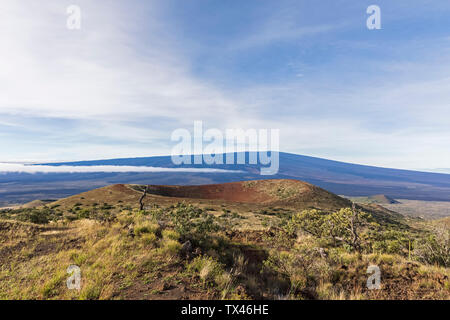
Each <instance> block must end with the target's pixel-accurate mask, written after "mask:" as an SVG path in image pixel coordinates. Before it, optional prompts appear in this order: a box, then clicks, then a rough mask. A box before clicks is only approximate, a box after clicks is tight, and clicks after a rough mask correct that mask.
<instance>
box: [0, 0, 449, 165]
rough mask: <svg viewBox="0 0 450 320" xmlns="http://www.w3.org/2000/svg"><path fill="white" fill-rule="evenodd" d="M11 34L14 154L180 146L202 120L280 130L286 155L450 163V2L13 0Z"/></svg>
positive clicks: (2, 124) (8, 88) (6, 80)
mask: <svg viewBox="0 0 450 320" xmlns="http://www.w3.org/2000/svg"><path fill="white" fill-rule="evenodd" d="M70 4H76V5H78V6H79V7H80V8H81V14H82V20H81V29H80V30H68V29H67V28H66V19H67V15H66V8H67V6H69V5H70ZM372 4H376V5H378V6H379V7H380V8H381V23H382V29H381V30H368V29H367V27H366V19H367V17H368V15H367V14H366V9H367V7H368V6H369V5H372ZM0 39H2V41H0V161H3V162H4V161H52V160H82V159H101V158H115V157H132V156H151V155H163V154H170V151H171V149H172V147H173V145H174V143H173V142H171V141H170V135H171V133H172V132H173V131H174V130H175V129H177V128H186V129H189V130H192V126H193V122H194V121H195V120H203V122H204V126H205V127H207V128H219V129H222V130H225V129H226V128H244V129H247V128H256V129H258V128H267V129H270V128H274V129H280V137H281V141H280V148H281V150H282V151H286V152H294V153H299V154H305V155H311V156H318V157H324V158H329V159H334V160H342V161H348V162H354V163H361V164H369V165H378V166H386V167H396V168H407V169H433V168H449V167H450V163H449V159H450V148H449V147H448V146H449V142H450V63H449V62H450V2H449V1H447V0H433V1H431V0H411V1H401V0H389V1H365V0H358V1H344V0H323V1H300V0H297V1H260V0H258V1H257V0H247V1H223V0H221V1H219V0H215V1H212V0H211V1H207V0H203V1H200V0H198V1H195V0H190V1H145V2H144V1H137V0H135V1H89V0H73V1H70V2H66V1H60V0H42V1H39V3H37V2H36V1H31V0H21V1H16V0H6V1H2V11H1V12H0Z"/></svg>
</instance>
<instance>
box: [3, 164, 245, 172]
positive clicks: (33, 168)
mask: <svg viewBox="0 0 450 320" xmlns="http://www.w3.org/2000/svg"><path fill="white" fill-rule="evenodd" d="M93 172H107V173H114V172H117V173H121V172H177V173H182V172H194V173H240V172H242V171H241V170H224V169H202V168H162V167H142V166H45V165H26V164H17V163H0V173H93Z"/></svg>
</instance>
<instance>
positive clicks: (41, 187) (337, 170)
mask: <svg viewBox="0 0 450 320" xmlns="http://www.w3.org/2000/svg"><path fill="white" fill-rule="evenodd" d="M235 157H236V155H235ZM248 157H249V154H248V153H246V158H247V159H248ZM279 162H280V170H279V172H278V174H277V175H274V176H270V177H269V178H271V179H295V180H301V181H306V182H308V183H311V184H313V185H316V186H318V187H321V188H323V189H325V190H328V191H330V192H333V193H335V194H342V195H346V196H373V195H379V194H384V195H389V197H390V198H393V199H412V200H427V201H450V175H449V174H437V173H427V172H417V171H408V170H397V169H388V168H379V167H371V166H363V165H357V164H350V163H344V162H339V161H332V160H326V159H320V158H314V157H308V156H302V155H296V154H289V153H280V159H279ZM48 165H51V166H63V165H66V166H67V165H69V166H95V165H109V166H151V167H163V168H175V167H176V168H197V169H202V168H215V169H226V170H235V171H237V172H226V173H217V172H215V173H211V172H145V173H144V172H121V173H108V172H97V173H45V174H44V173H34V174H27V173H4V174H1V175H0V203H2V204H3V206H7V205H8V204H16V203H25V202H29V201H32V200H35V199H55V198H64V197H68V196H71V195H74V194H78V193H80V192H84V191H88V190H92V189H93V188H99V187H103V186H107V185H111V184H154V185H204V184H217V183H227V182H236V181H246V180H257V179H259V180H261V179H266V178H268V177H267V176H260V175H259V168H260V167H261V166H260V165H214V166H208V165H189V166H187V165H185V166H175V165H174V164H173V163H172V161H171V157H169V156H165V157H145V158H128V159H111V160H96V161H81V162H70V163H50V164H48Z"/></svg>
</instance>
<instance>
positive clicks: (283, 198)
mask: <svg viewBox="0 0 450 320" xmlns="http://www.w3.org/2000/svg"><path fill="white" fill-rule="evenodd" d="M149 193H150V194H154V195H159V196H164V197H175V198H190V199H210V200H225V201H233V202H243V203H258V204H262V203H266V204H267V203H280V204H281V203H292V202H297V201H300V202H305V201H306V202H310V201H311V202H312V203H313V202H316V201H319V202H330V204H332V205H334V204H335V203H336V202H338V203H339V202H340V205H341V206H344V205H346V204H347V203H346V200H344V199H342V198H340V197H338V196H336V195H334V194H332V193H329V192H327V191H325V190H323V189H321V188H318V187H316V186H313V185H311V184H309V183H306V182H303V181H298V180H285V179H273V180H254V181H241V182H231V183H223V184H210V185H200V186H156V185H151V186H149Z"/></svg>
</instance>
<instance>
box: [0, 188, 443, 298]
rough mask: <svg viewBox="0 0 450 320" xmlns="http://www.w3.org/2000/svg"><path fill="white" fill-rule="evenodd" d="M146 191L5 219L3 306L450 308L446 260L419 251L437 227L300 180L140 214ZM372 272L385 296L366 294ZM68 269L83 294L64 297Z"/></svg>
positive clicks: (174, 196) (191, 194)
mask: <svg viewBox="0 0 450 320" xmlns="http://www.w3.org/2000/svg"><path fill="white" fill-rule="evenodd" d="M143 190H144V186H143V185H124V184H116V185H111V186H107V187H103V188H99V189H95V190H91V191H87V192H84V193H81V194H78V195H75V196H71V197H68V198H65V199H61V200H58V201H55V202H52V203H45V204H44V203H40V204H42V205H41V206H37V207H34V205H36V204H39V203H38V202H35V203H33V205H29V206H27V208H21V209H14V210H13V209H9V210H3V211H1V210H0V265H1V266H2V268H0V299H280V298H282V299H449V298H450V289H449V288H450V287H449V276H450V273H449V269H448V263H449V262H448V261H447V260H445V254H444V260H442V259H441V256H438V257H437V258H436V257H434V256H431V257H429V256H427V255H426V254H427V251H425V256H423V255H422V254H423V251H420V249H421V248H422V246H423V244H422V243H423V241H425V239H428V235H429V233H430V232H433V228H434V227H435V224H433V223H431V224H429V223H427V222H424V221H422V220H417V221H416V220H411V219H406V218H404V217H402V216H400V215H398V214H397V213H395V212H392V211H389V210H387V209H385V208H383V207H382V206H380V205H378V204H373V203H372V204H366V205H361V206H357V208H356V209H355V210H354V211H352V209H351V208H349V206H351V203H350V202H349V201H348V200H346V199H343V198H340V197H338V196H336V195H334V194H331V193H329V192H327V191H325V190H323V189H321V188H318V187H315V186H313V185H311V184H308V183H304V182H301V181H295V180H263V181H247V182H237V183H226V184H213V185H201V186H158V185H151V186H150V187H149V193H148V194H147V196H146V197H145V198H144V204H145V205H144V210H142V211H140V210H139V199H140V198H141V196H142V194H143ZM352 212H353V214H354V215H357V220H356V221H359V222H357V223H358V225H359V227H358V228H357V232H358V233H359V236H358V237H357V239H360V240H358V241H359V244H358V246H353V247H352V246H349V244H351V243H352V242H348V241H350V240H351V237H350V236H349V234H347V233H346V231H345V230H346V228H347V227H348V226H349V225H347V224H348V223H349V221H350V220H349V219H350V218H349V216H348V214H349V213H352ZM439 225H441V223H439ZM327 228H333V229H332V232H328V231H327ZM346 241H347V242H346ZM411 243H413V246H414V247H415V248H416V250H417V253H416V251H411ZM436 259H438V260H436ZM25 262H26V263H25ZM372 264H376V265H378V266H379V267H380V268H381V271H382V274H383V278H382V279H383V280H382V288H381V290H368V289H367V287H366V280H367V266H368V265H372ZM437 264H441V266H437ZM70 265H76V266H77V267H79V268H80V270H81V276H82V280H81V287H80V290H68V289H67V287H66V280H67V277H68V274H67V268H68V266H70ZM432 265H433V266H432ZM19 284H20V285H19Z"/></svg>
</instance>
